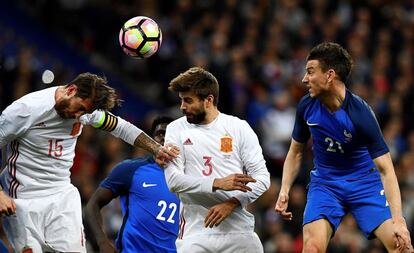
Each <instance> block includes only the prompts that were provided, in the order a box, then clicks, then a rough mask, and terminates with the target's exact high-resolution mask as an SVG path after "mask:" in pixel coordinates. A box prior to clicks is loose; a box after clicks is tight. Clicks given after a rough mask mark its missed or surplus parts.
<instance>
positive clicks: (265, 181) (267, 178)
mask: <svg viewBox="0 0 414 253" xmlns="http://www.w3.org/2000/svg"><path fill="white" fill-rule="evenodd" d="M263 179H264V180H263V185H264V187H265V189H266V190H265V191H267V190H269V188H270V174H269V173H268V174H267V175H266V176H265V177H263Z"/></svg>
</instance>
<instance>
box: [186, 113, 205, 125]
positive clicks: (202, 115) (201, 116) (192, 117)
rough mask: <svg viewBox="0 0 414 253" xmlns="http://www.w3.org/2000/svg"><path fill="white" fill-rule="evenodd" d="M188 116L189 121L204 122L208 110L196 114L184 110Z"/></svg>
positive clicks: (193, 122) (194, 122)
mask: <svg viewBox="0 0 414 253" xmlns="http://www.w3.org/2000/svg"><path fill="white" fill-rule="evenodd" d="M183 113H184V114H185V116H186V118H187V121H188V123H191V124H200V123H201V122H203V121H204V120H205V118H206V112H205V111H199V112H196V113H194V114H186V113H185V112H183Z"/></svg>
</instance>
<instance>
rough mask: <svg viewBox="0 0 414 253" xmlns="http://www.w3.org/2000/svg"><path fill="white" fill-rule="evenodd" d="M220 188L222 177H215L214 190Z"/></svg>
mask: <svg viewBox="0 0 414 253" xmlns="http://www.w3.org/2000/svg"><path fill="white" fill-rule="evenodd" d="M219 189H220V178H215V179H214V181H213V192H215V191H217V190H219Z"/></svg>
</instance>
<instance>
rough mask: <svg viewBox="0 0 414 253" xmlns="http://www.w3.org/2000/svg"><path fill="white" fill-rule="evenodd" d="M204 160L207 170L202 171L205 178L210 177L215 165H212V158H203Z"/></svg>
mask: <svg viewBox="0 0 414 253" xmlns="http://www.w3.org/2000/svg"><path fill="white" fill-rule="evenodd" d="M203 159H204V160H205V162H204V166H206V169H204V170H202V171H201V172H203V175H204V176H210V175H211V173H212V172H213V165H212V164H211V159H212V157H211V156H203Z"/></svg>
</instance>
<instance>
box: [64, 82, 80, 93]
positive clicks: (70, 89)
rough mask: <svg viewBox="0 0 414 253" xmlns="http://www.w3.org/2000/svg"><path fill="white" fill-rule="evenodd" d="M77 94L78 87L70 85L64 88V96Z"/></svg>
mask: <svg viewBox="0 0 414 253" xmlns="http://www.w3.org/2000/svg"><path fill="white" fill-rule="evenodd" d="M76 92H78V86H76V85H75V84H71V85H69V86H68V87H67V88H66V95H75V94H76Z"/></svg>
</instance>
